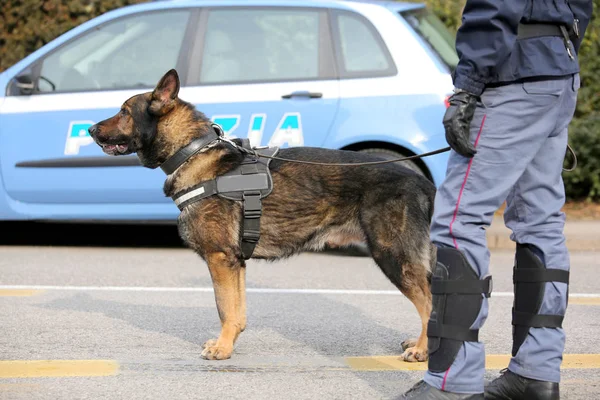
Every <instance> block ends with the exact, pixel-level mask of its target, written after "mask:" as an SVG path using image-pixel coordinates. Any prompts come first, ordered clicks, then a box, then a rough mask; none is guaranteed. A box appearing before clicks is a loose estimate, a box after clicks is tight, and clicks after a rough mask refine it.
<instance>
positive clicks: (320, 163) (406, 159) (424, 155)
mask: <svg viewBox="0 0 600 400" xmlns="http://www.w3.org/2000/svg"><path fill="white" fill-rule="evenodd" d="M236 147H238V149H240V150H242V152H244V153H248V154H251V155H253V156H255V157H262V158H270V159H271V160H279V161H285V162H291V163H296V164H309V165H325V166H327V165H331V166H335V167H355V166H356V167H360V166H364V165H379V164H391V163H395V162H400V161H408V160H415V159H417V158H422V157H428V156H433V155H436V154H440V153H445V152H447V151H450V150H451V148H450V147H444V148H441V149H438V150H434V151H430V152H428V153H423V154H417V155H414V156H410V157H403V158H396V159H394V160H385V161H369V162H363V163H322V162H316V161H302V160H292V159H289V158H282V157H271V156H265V155H262V154H258V153H256V152H254V151H248V150H247V149H244V148H242V147H239V146H237V145H236ZM567 149H568V150H569V152H570V153H571V154H572V155H573V165H572V166H571V167H570V168H563V171H565V172H572V171H574V170H575V168H577V155H576V154H575V151H574V150H573V149H572V148H571V146H569V145H567Z"/></svg>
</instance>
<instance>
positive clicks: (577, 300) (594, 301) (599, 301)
mask: <svg viewBox="0 0 600 400" xmlns="http://www.w3.org/2000/svg"><path fill="white" fill-rule="evenodd" d="M571 304H581V305H586V306H600V298H598V297H569V305H571Z"/></svg>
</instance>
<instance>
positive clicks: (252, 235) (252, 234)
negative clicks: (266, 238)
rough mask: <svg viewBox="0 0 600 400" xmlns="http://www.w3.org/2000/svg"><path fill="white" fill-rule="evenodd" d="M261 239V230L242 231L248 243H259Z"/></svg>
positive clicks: (243, 238) (243, 237)
mask: <svg viewBox="0 0 600 400" xmlns="http://www.w3.org/2000/svg"><path fill="white" fill-rule="evenodd" d="M259 239H260V231H250V230H244V232H243V233H242V240H243V241H244V242H248V243H258V240H259Z"/></svg>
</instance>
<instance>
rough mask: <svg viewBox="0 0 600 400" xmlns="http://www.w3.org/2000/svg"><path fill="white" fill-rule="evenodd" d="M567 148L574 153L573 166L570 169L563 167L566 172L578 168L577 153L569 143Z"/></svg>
mask: <svg viewBox="0 0 600 400" xmlns="http://www.w3.org/2000/svg"><path fill="white" fill-rule="evenodd" d="M567 150H569V152H570V153H571V154H572V155H573V166H572V167H571V168H568V169H567V168H563V171H565V172H571V171H575V168H577V155H576V154H575V151H574V150H573V148H572V147H571V146H569V145H567Z"/></svg>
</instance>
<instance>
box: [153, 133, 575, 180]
mask: <svg viewBox="0 0 600 400" xmlns="http://www.w3.org/2000/svg"><path fill="white" fill-rule="evenodd" d="M212 128H213V129H214V132H211V133H209V134H208V135H207V136H206V137H203V138H199V139H196V140H194V141H192V143H190V144H189V145H188V146H186V147H184V148H183V149H181V150H180V151H178V152H177V153H175V154H174V155H173V156H172V157H171V158H170V159H168V160H167V161H166V162H165V163H163V165H162V166H161V168H162V169H163V171H164V172H165V173H166V174H167V175H169V174H172V173H173V172H175V170H176V169H177V168H179V167H180V166H181V165H182V164H183V163H185V162H186V161H187V160H188V159H189V158H190V157H191V156H193V155H194V154H196V153H198V152H199V151H200V150H202V149H204V148H205V147H206V146H207V145H209V144H211V143H213V142H214V141H219V140H220V141H224V142H226V143H229V144H230V145H232V146H233V147H234V148H236V149H238V150H239V151H241V152H242V153H245V154H249V155H251V156H254V157H260V158H268V159H271V160H278V161H284V162H290V163H296V164H308V165H322V166H333V167H360V166H365V165H380V164H391V163H395V162H402V161H409V160H416V159H418V158H423V157H429V156H433V155H436V154H440V153H445V152H447V151H450V150H451V148H450V147H444V148H441V149H437V150H434V151H430V152H427V153H422V154H417V155H414V156H410V157H402V158H396V159H393V160H382V161H368V162H361V163H325V162H316V161H303V160H292V159H290V158H283V157H274V156H267V155H264V154H259V153H257V152H256V151H254V150H249V149H246V148H244V147H242V146H238V145H237V144H236V143H234V142H232V141H231V140H229V139H226V138H225V134H224V132H223V130H222V129H221V127H220V126H219V125H217V124H214V123H213V124H212ZM567 149H568V150H569V151H570V152H571V154H572V155H573V166H572V167H571V168H569V169H566V168H563V171H566V172H571V171H574V170H575V168H576V167H577V156H576V155H575V152H574V151H573V149H572V148H571V146H569V145H567Z"/></svg>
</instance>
